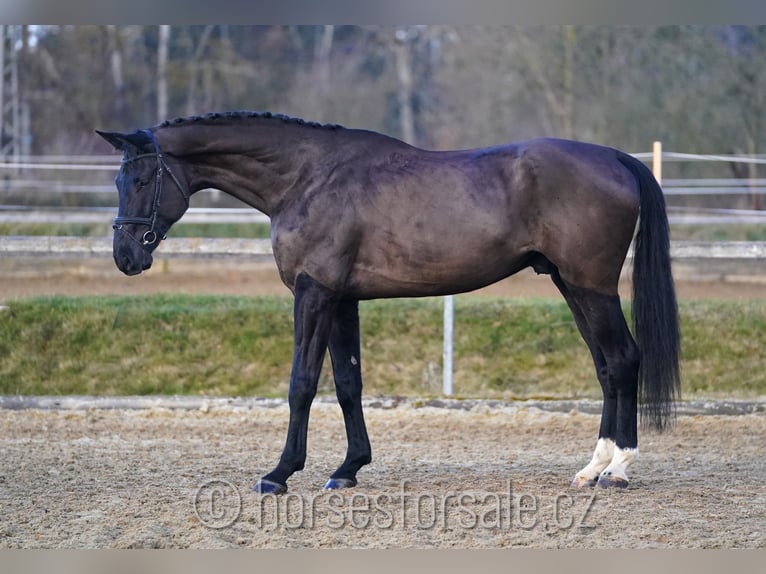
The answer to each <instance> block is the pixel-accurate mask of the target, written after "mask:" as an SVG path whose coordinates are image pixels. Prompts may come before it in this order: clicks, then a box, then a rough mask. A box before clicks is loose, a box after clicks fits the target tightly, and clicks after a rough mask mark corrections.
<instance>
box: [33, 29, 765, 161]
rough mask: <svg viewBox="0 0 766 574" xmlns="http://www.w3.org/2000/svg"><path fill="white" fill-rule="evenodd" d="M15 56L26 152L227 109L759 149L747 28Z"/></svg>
mask: <svg viewBox="0 0 766 574" xmlns="http://www.w3.org/2000/svg"><path fill="white" fill-rule="evenodd" d="M18 48H19V51H20V61H21V68H20V77H19V82H20V90H21V99H22V103H23V104H24V105H25V106H27V107H28V109H29V117H30V119H31V121H30V130H29V131H30V133H29V135H30V140H29V145H30V150H31V151H32V152H33V153H90V152H103V151H104V150H105V147H104V146H105V144H104V142H102V141H100V140H99V139H98V138H96V137H94V135H93V129H94V128H103V129H122V130H128V129H131V128H135V127H143V126H147V125H152V124H154V123H156V122H158V121H160V120H162V119H166V117H172V116H178V115H190V114H200V113H204V112H208V111H221V110H227V109H256V110H271V111H275V112H283V113H287V114H291V115H297V116H301V117H306V118H308V119H313V120H316V121H326V122H334V123H341V124H344V125H348V126H351V127H363V128H369V129H374V130H379V131H383V132H386V133H389V134H391V135H394V136H399V137H405V136H408V139H414V140H415V141H416V143H418V144H420V145H423V146H425V147H433V148H448V147H455V146H460V147H469V146H481V145H491V144H494V143H499V142H504V141H509V140H519V139H524V138H529V137H535V136H541V135H550V136H560V137H570V138H577V139H584V140H589V141H593V142H596V143H605V144H608V145H612V146H615V147H619V148H622V149H626V150H628V151H644V150H647V149H648V146H649V145H650V144H651V142H652V141H653V140H657V139H659V140H662V141H663V142H665V148H666V149H669V150H678V151H681V150H683V151H686V152H696V153H759V152H761V153H763V152H764V148H765V147H766V73H764V71H766V70H765V67H766V27H764V26H635V27H631V26H540V27H528V26H525V27H516V26H503V27H487V26H435V25H429V26H410V27H400V28H389V27H380V26H216V25H207V26H173V27H171V28H170V29H169V30H168V34H167V36H161V35H160V31H159V27H158V26H35V27H32V26H25V27H23V33H22V35H21V39H20V43H19V46H18ZM163 49H164V50H163ZM164 53H166V54H167V57H166V58H162V59H161V61H160V60H158V58H160V55H161V54H164ZM160 64H161V65H160ZM410 114H411V115H412V121H411V123H412V125H413V126H412V128H409V127H407V123H408V122H403V121H402V120H403V119H408V118H404V116H405V115H410ZM410 129H411V130H412V133H411V134H407V133H404V132H406V131H407V130H410ZM732 169H736V168H735V167H734V166H732Z"/></svg>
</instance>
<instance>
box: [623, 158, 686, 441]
mask: <svg viewBox="0 0 766 574" xmlns="http://www.w3.org/2000/svg"><path fill="white" fill-rule="evenodd" d="M617 157H618V159H619V160H620V162H621V163H622V164H623V165H624V166H625V167H627V168H628V169H629V170H630V171H631V172H632V173H633V175H634V176H635V178H636V180H637V181H638V184H639V187H640V193H641V199H640V206H641V214H640V219H639V224H638V233H637V235H636V240H635V249H634V255H633V334H634V336H635V338H636V343H637V344H638V348H639V349H640V351H641V366H640V369H639V377H638V381H639V382H638V384H639V387H638V388H639V391H638V393H639V394H638V397H639V403H640V412H641V424H642V426H644V427H652V428H655V429H657V430H659V431H662V430H665V429H666V428H667V427H669V426H672V423H673V421H674V415H675V410H674V407H675V404H674V401H675V400H677V399H678V398H680V393H681V376H680V368H679V354H680V347H681V335H680V330H679V325H678V304H677V303H676V292H675V287H674V285H673V276H672V274H671V270H670V230H669V227H668V216H667V213H666V211H665V198H664V196H663V195H662V189H661V188H660V185H659V184H658V183H657V180H656V179H655V178H654V176H653V175H652V172H651V171H650V170H649V168H648V167H647V166H646V165H644V164H643V163H642V162H641V161H639V160H637V159H636V158H634V157H632V156H630V155H627V154H624V153H622V152H620V153H618V156H617Z"/></svg>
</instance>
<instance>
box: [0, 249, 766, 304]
mask: <svg viewBox="0 0 766 574" xmlns="http://www.w3.org/2000/svg"><path fill="white" fill-rule="evenodd" d="M748 265H750V264H748ZM742 267H744V266H742ZM764 273H766V272H764ZM764 273H761V272H760V271H759V272H758V273H757V274H752V273H747V269H746V268H744V269H740V268H738V269H734V270H732V269H727V268H725V267H721V268H720V269H716V267H715V265H710V263H704V264H702V263H697V264H693V265H690V264H685V265H680V264H679V265H676V266H675V267H674V275H675V279H676V288H677V292H678V297H679V299H756V298H763V297H766V274H764ZM620 291H621V294H622V296H623V297H625V298H629V297H630V281H629V280H628V278H627V277H626V278H624V279H623V280H622V281H621V284H620ZM148 293H200V294H221V295H251V296H258V295H273V294H278V295H279V294H288V293H289V292H288V290H287V288H286V287H285V286H284V285H283V284H282V282H281V281H280V279H279V275H278V273H277V269H276V266H275V264H274V262H273V260H272V259H270V258H263V259H261V260H257V261H251V260H244V259H223V260H215V259H195V260H189V259H162V258H159V257H158V260H157V261H155V265H154V267H153V268H152V269H150V270H149V271H148V272H146V273H144V274H142V275H138V276H136V277H126V276H124V275H123V274H122V273H120V272H119V271H118V270H117V269H116V268H115V266H114V263H113V262H112V261H111V260H110V259H108V258H98V259H95V258H93V259H64V260H54V259H47V258H14V259H10V258H0V303H2V302H3V301H8V300H10V299H13V298H17V297H28V296H38V295H86V294H87V295H137V294H148ZM473 295H480V296H481V295H484V296H496V297H527V296H531V297H561V295H560V294H559V292H558V291H557V290H556V287H555V286H554V285H553V283H552V282H551V280H550V278H549V277H547V276H545V275H540V276H538V275H536V274H535V273H534V272H533V271H532V270H531V269H527V270H524V271H522V272H521V273H518V274H517V275H514V276H513V277H509V278H508V279H505V280H503V281H499V282H497V283H495V284H493V285H490V286H488V287H485V288H484V289H479V290H478V291H474V292H473V293H471V294H470V295H468V296H473Z"/></svg>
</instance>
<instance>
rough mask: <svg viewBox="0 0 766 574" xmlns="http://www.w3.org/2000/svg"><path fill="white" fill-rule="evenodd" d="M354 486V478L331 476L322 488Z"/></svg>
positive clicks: (336, 488)
mask: <svg viewBox="0 0 766 574" xmlns="http://www.w3.org/2000/svg"><path fill="white" fill-rule="evenodd" d="M353 486H356V479H355V478H331V479H330V480H328V481H327V484H325V485H324V490H338V489H340V488H351V487H353Z"/></svg>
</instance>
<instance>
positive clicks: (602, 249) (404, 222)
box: [98, 112, 680, 493]
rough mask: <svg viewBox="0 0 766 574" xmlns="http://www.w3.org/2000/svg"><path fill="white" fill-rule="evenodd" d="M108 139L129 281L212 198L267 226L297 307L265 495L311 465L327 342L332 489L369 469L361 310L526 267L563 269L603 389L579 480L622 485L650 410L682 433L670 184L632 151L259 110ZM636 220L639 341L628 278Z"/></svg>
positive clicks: (554, 273)
mask: <svg viewBox="0 0 766 574" xmlns="http://www.w3.org/2000/svg"><path fill="white" fill-rule="evenodd" d="M98 133H99V134H100V135H101V136H103V137H104V138H105V139H106V140H107V141H108V142H109V143H111V144H112V145H113V146H114V147H115V148H117V149H119V150H121V151H122V152H123V153H124V155H123V159H122V165H121V167H120V171H119V174H118V175H117V178H116V184H117V189H118V191H119V212H118V216H117V218H116V219H115V220H114V230H115V232H114V260H115V263H116V264H117V267H118V268H119V269H120V270H121V271H123V272H124V273H126V274H127V275H135V274H138V273H141V272H142V271H144V270H145V269H148V268H149V267H150V266H151V264H152V252H153V251H154V250H155V249H156V248H157V246H158V245H159V243H160V241H161V240H162V239H164V237H165V234H166V233H167V232H168V230H169V229H170V227H171V225H173V223H174V222H176V221H178V220H179V219H180V218H181V216H182V215H183V214H184V212H185V211H186V209H187V208H188V206H189V196H191V195H192V194H193V193H195V192H196V191H198V190H200V189H203V188H210V187H213V188H217V189H220V190H222V191H224V192H226V193H228V194H230V195H232V196H234V197H237V198H239V199H240V200H242V201H244V202H245V203H247V204H249V205H251V206H253V207H254V208H256V209H259V210H260V211H262V212H264V213H266V214H267V215H269V216H270V217H271V241H272V245H273V250H274V256H275V258H276V262H277V266H278V267H279V273H280V276H281V278H282V281H283V282H284V283H285V285H287V287H288V288H289V289H290V290H291V291H292V292H293V294H294V296H295V307H294V320H295V325H294V355H293V364H292V374H291V377H290V390H289V405H290V420H289V427H288V431H287V440H286V444H285V448H284V451H283V453H282V456H281V458H280V460H279V463H278V464H277V466H276V467H275V468H274V469H273V470H272V471H271V472H269V473H268V474H266V475H265V476H263V477H262V478H261V479H260V481H258V483H257V484H256V485H255V487H254V490H256V491H258V492H271V493H281V492H285V491H286V490H287V479H288V478H289V477H290V476H291V475H292V474H293V473H294V472H295V471H297V470H301V469H302V468H303V466H304V462H305V459H306V437H307V431H308V421H309V410H310V406H311V403H312V400H313V398H314V396H315V394H316V390H317V381H318V378H319V375H320V372H321V368H322V361H323V359H324V355H325V351H326V349H327V348H328V346H329V349H330V356H331V359H332V365H333V373H334V377H335V389H336V393H337V397H338V401H339V403H340V406H341V408H342V411H343V417H344V419H345V425H346V434H347V437H348V451H347V454H346V458H345V460H344V461H343V464H341V465H340V467H339V468H338V470H336V471H335V473H333V475H332V477H331V478H330V480H329V481H328V482H327V484H326V485H325V488H329V489H333V488H344V487H350V486H354V485H356V482H357V479H356V474H357V471H358V470H359V469H360V468H361V467H362V466H363V465H365V464H368V463H369V462H370V460H371V450H370V442H369V439H368V437H367V430H366V427H365V423H364V418H363V414H362V401H361V397H362V376H361V362H360V354H359V350H360V349H359V346H360V345H359V313H358V305H359V303H358V302H359V301H360V300H364V299H372V298H381V297H404V296H407V297H413V296H427V295H445V294H450V293H460V292H465V291H470V290H473V289H477V288H479V287H482V286H485V285H488V284H490V283H493V282H495V281H498V280H500V279H502V278H504V277H507V276H509V275H512V274H514V273H516V272H518V271H520V270H522V269H524V268H526V267H530V266H531V267H533V268H534V269H535V270H536V271H537V272H538V273H546V274H550V276H551V278H552V279H553V282H554V283H555V284H556V286H557V287H558V289H559V290H560V291H561V293H562V295H563V296H564V298H565V299H566V302H567V303H568V305H569V307H570V309H571V310H572V313H573V315H574V319H575V321H576V323H577V326H578V328H579V330H580V333H581V334H582V337H583V339H584V340H585V342H586V344H587V345H588V348H589V349H590V352H591V354H592V356H593V362H594V364H595V367H596V375H597V377H598V380H599V382H600V384H601V387H602V389H603V395H604V402H603V413H602V417H601V427H600V429H599V434H598V441H597V444H596V449H595V452H594V454H593V458H592V460H591V461H590V463H589V464H588V465H587V466H586V467H585V468H583V469H582V470H581V471H580V472H578V473H577V474H576V476H575V478H574V480H573V481H572V484H573V486H577V487H582V486H594V485H596V484H598V485H600V486H603V487H625V486H627V484H628V479H627V474H626V469H627V467H628V465H629V464H630V463H631V462H632V461H633V460H634V458H635V457H636V455H637V453H638V430H637V426H638V425H637V413H638V410H639V409H638V405H639V403H640V406H641V415H642V422H643V423H644V424H645V425H647V426H650V427H654V428H656V429H658V430H663V429H665V428H666V427H667V426H668V425H669V423H671V422H672V416H673V402H674V399H675V397H676V396H677V393H678V391H679V387H680V384H679V366H678V357H679V339H680V338H679V328H678V314H677V304H676V297H675V290H674V286H673V279H672V276H671V269H670V257H669V231H668V222H667V215H666V212H665V202H664V198H663V195H662V190H661V189H660V186H659V185H658V184H657V181H656V180H655V179H654V177H653V176H652V174H651V172H650V171H649V170H648V168H647V167H646V166H645V165H644V164H643V163H641V162H640V161H638V160H636V159H635V158H633V157H632V156H630V155H627V154H625V153H623V152H620V151H618V150H615V149H611V148H608V147H601V146H597V145H592V144H587V143H581V142H575V141H566V140H556V139H537V140H532V141H525V142H517V143H510V144H507V145H500V146H496V147H489V148H484V149H472V150H464V151H448V152H434V151H425V150H422V149H418V148H415V147H412V146H410V145H407V144H405V143H403V142H401V141H399V140H396V139H394V138H391V137H387V136H385V135H382V134H379V133H375V132H372V131H365V130H352V129H345V128H342V127H340V126H337V125H320V124H316V123H310V122H305V121H303V120H300V119H294V118H290V117H287V116H282V115H274V114H270V113H256V112H235V113H224V114H217V113H216V114H208V115H205V116H200V117H189V118H179V119H175V120H172V121H166V122H164V123H162V124H160V125H158V126H155V127H153V128H151V129H143V130H138V131H135V132H133V133H128V134H123V133H114V132H109V133H105V132H98ZM639 213H640V216H641V217H640V223H639V226H638V234H637V237H636V242H635V255H634V267H633V290H634V293H633V322H634V332H635V337H636V340H635V341H634V339H633V337H632V336H631V333H630V330H629V329H628V326H627V324H626V321H625V318H624V316H623V313H622V308H621V306H620V299H619V297H618V294H617V284H618V280H619V277H620V271H621V269H622V266H623V262H624V260H625V257H626V255H627V252H628V247H629V246H630V243H631V241H632V239H633V234H634V231H635V228H636V223H637V221H638V220H639Z"/></svg>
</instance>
